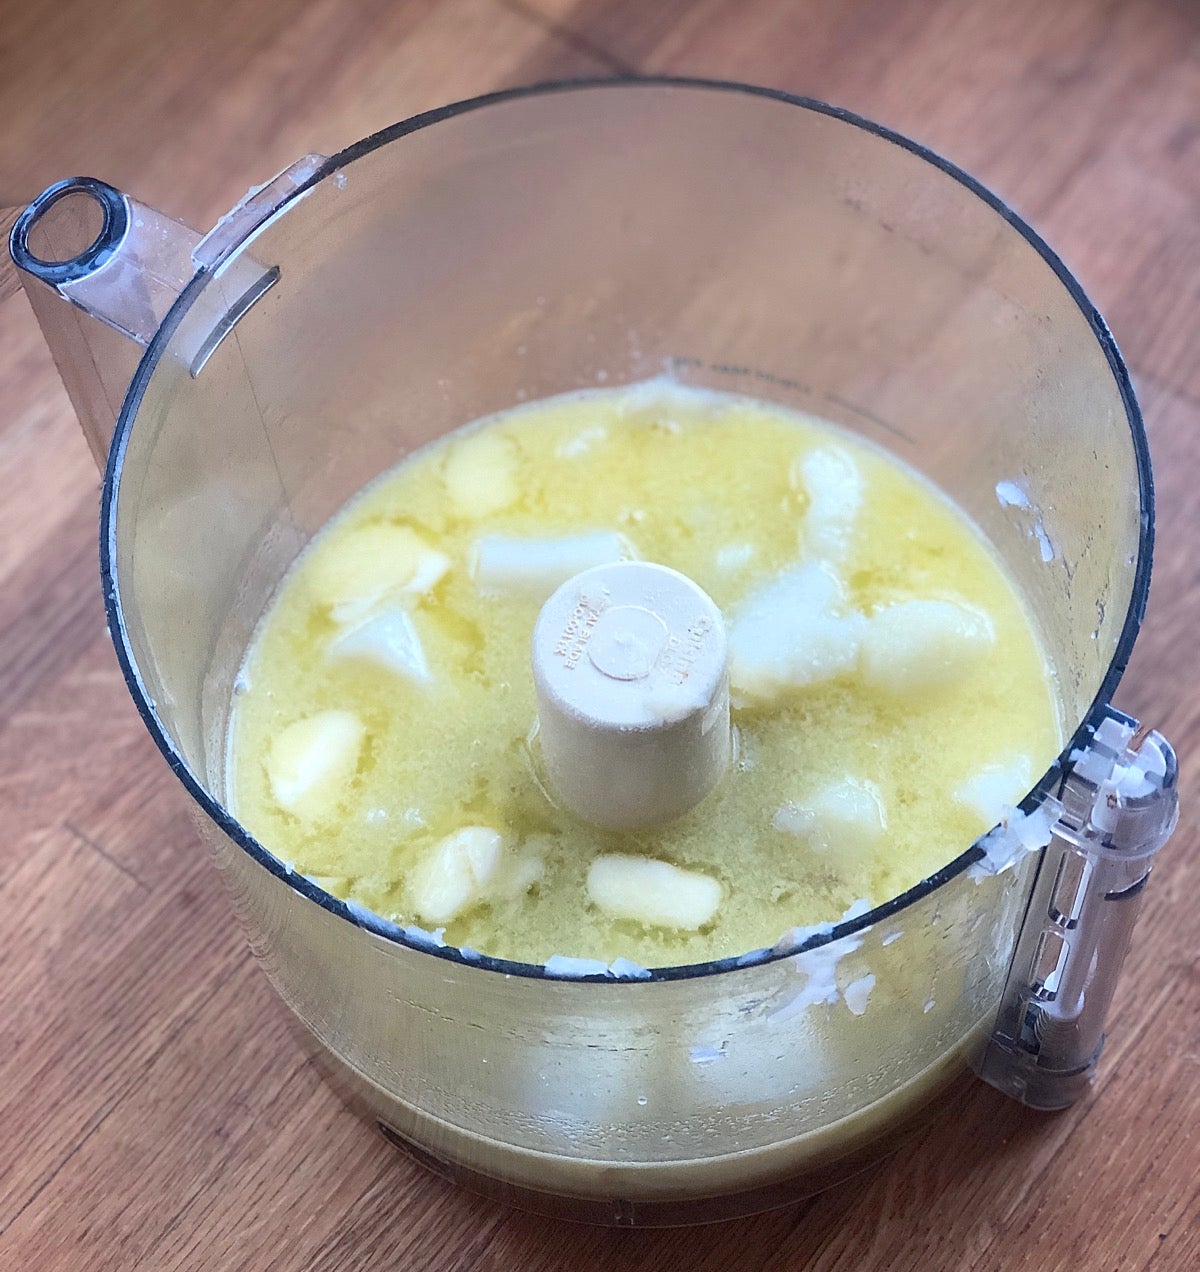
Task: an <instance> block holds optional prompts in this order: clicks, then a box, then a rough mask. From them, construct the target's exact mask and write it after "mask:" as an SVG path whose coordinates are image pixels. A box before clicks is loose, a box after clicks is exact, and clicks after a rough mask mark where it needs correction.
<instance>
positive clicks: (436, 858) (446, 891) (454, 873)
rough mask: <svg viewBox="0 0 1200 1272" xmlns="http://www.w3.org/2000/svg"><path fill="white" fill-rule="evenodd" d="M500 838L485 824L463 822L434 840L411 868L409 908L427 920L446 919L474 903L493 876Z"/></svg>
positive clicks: (500, 854) (499, 857) (499, 856)
mask: <svg viewBox="0 0 1200 1272" xmlns="http://www.w3.org/2000/svg"><path fill="white" fill-rule="evenodd" d="M503 854H504V838H503V836H502V835H501V834H500V832H499V831H496V830H492V829H491V828H490V827H488V826H464V827H463V828H462V829H461V830H456V831H455V832H454V833H453V834H452V835H447V836H446V838H445V839H443V840H442V841H441V842H440V843H438V844H436V845H435V846H434V848H433V849H432V851H430V852H429V853H428V854H427V855H426V856H425V857H424V859H423V860H422V861H421V862H420V863H419V864H418V866H417V867H416V869H415V870H414V871H413V872H412V875H411V877H410V881H409V887H410V893H411V897H412V903H413V908H414V909H415V910H416V912H417V914H418V916H419V917H420V918H421V919H423V920H424V921H425V922H427V923H449V922H450V920H451V919H454V918H457V917H458V915H460V914H462V913H463V911H464V910H469V909H470V908H471V907H472V906H475V905H478V904H479V902H481V901H482V900H483V899H484V897H485V895H486V893H487V888H488V885H489V884H490V883H491V882H492V880H493V879H494V878H495V876H496V874H497V871H498V870H499V868H500V865H501V861H502V858H503Z"/></svg>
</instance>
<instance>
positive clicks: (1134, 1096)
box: [0, 0, 1200, 1272]
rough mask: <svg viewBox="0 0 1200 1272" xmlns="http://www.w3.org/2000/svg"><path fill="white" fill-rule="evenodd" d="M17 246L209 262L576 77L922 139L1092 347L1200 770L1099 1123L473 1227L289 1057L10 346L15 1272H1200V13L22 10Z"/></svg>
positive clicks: (65, 431) (16, 58) (1160, 657)
mask: <svg viewBox="0 0 1200 1272" xmlns="http://www.w3.org/2000/svg"><path fill="white" fill-rule="evenodd" d="M0 32H3V35H2V36H0V117H2V118H3V120H4V126H3V128H2V129H0V204H9V205H12V204H15V203H16V202H18V201H19V200H24V199H26V198H28V197H29V196H31V195H32V194H33V193H35V192H36V191H37V190H38V189H40V188H41V187H42V186H43V185H44V184H46V183H47V182H49V181H50V180H53V179H56V178H58V177H61V176H65V175H68V174H71V173H76V172H81V173H91V174H94V175H98V176H103V177H105V178H106V179H108V180H111V181H112V182H113V183H114V184H116V185H118V186H123V187H125V188H128V189H130V190H131V191H133V192H135V193H136V194H137V195H138V196H139V197H141V198H143V199H145V200H146V201H147V202H149V203H151V204H155V205H158V206H160V207H163V208H164V209H165V210H167V211H170V212H172V213H174V214H176V215H179V216H181V217H183V218H184V219H187V220H190V221H191V222H192V223H193V224H196V225H198V226H206V225H208V224H209V223H211V221H212V220H213V219H214V218H215V217H216V216H217V215H219V214H220V213H221V212H222V211H224V210H225V208H227V207H228V206H229V205H230V204H231V203H232V202H233V201H234V200H235V199H236V198H237V197H238V196H239V195H240V194H241V193H242V191H244V190H245V189H246V188H247V187H248V186H249V185H250V184H252V183H255V182H257V181H260V180H262V179H263V178H264V177H266V176H268V175H269V174H270V173H272V172H274V171H276V170H278V169H279V168H281V167H283V166H284V165H285V164H286V163H288V162H289V161H290V160H291V159H293V158H295V157H296V156H297V155H299V154H301V153H304V152H305V151H313V150H321V151H326V152H328V151H329V150H331V149H334V148H336V147H338V146H340V145H343V144H345V143H346V142H348V141H351V140H353V139H355V138H357V137H359V136H362V135H365V134H366V133H368V132H370V131H372V130H374V129H375V128H378V127H380V126H383V125H385V124H387V123H390V122H392V121H394V120H396V119H400V118H403V117H405V116H407V115H410V114H412V113H414V112H415V111H417V110H421V109H424V108H427V107H431V106H435V105H438V104H441V103H443V102H446V101H450V100H454V99H456V98H461V97H464V96H469V95H472V94H475V93H478V92H483V91H486V90H489V89H492V88H495V87H498V86H501V85H506V84H513V83H519V82H528V81H533V80H538V79H546V78H552V77H556V76H564V75H580V74H587V75H596V74H609V73H621V72H636V71H645V72H649V71H655V72H667V73H676V74H697V75H711V76H717V77H721V78H738V79H746V80H750V81H755V82H759V83H764V84H769V85H773V86H777V87H781V88H786V89H790V90H793V91H797V92H803V93H808V94H811V95H814V96H820V97H825V98H827V99H830V100H832V101H834V102H837V103H839V104H841V105H845V106H849V107H851V108H853V109H855V110H858V111H860V112H862V113H864V114H867V115H870V116H873V117H875V118H878V119H880V120H882V121H884V122H886V123H888V124H890V125H892V126H893V127H896V128H898V129H900V130H901V131H905V132H908V133H910V134H911V135H913V136H915V137H917V138H919V139H921V140H923V141H925V142H928V143H929V144H931V145H933V146H934V147H935V148H937V149H939V150H941V151H943V152H944V153H946V154H948V155H949V156H950V157H951V158H953V159H955V160H956V161H958V162H959V163H961V164H962V165H963V166H965V167H967V168H968V169H970V170H972V171H974V172H976V173H977V174H978V175H979V176H980V177H981V178H983V180H985V181H986V182H988V183H989V184H991V185H992V186H993V187H994V188H996V189H997V190H999V191H1000V192H1001V193H1002V194H1004V195H1005V196H1006V197H1008V198H1009V199H1010V200H1011V201H1012V202H1013V203H1014V204H1015V205H1016V206H1017V207H1018V208H1019V209H1020V210H1022V211H1023V212H1025V213H1026V214H1028V215H1030V216H1031V217H1033V218H1034V220H1035V221H1036V222H1037V224H1038V225H1039V227H1040V228H1041V229H1042V230H1043V231H1044V232H1045V234H1046V235H1047V236H1048V237H1049V238H1050V240H1051V242H1053V243H1054V244H1055V245H1056V246H1057V247H1058V248H1059V249H1060V251H1061V252H1062V254H1063V255H1064V256H1065V258H1066V259H1067V260H1068V261H1069V262H1070V263H1071V265H1072V266H1073V267H1074V268H1075V269H1076V271H1077V272H1078V273H1079V275H1080V276H1081V277H1082V279H1083V281H1084V283H1085V285H1086V286H1087V287H1088V288H1089V289H1090V291H1091V292H1092V294H1093V296H1094V298H1095V299H1096V300H1097V302H1098V303H1099V304H1100V307H1101V309H1102V310H1103V311H1104V312H1105V313H1106V314H1107V316H1108V317H1109V320H1110V322H1111V324H1112V326H1113V328H1114V330H1115V333H1116V336H1117V338H1118V340H1119V341H1120V342H1121V344H1122V346H1123V348H1124V350H1125V352H1126V354H1127V356H1128V357H1129V360H1130V362H1131V364H1132V367H1133V370H1134V373H1135V376H1136V377H1137V381H1138V385H1139V389H1140V392H1141V395H1142V399H1143V403H1144V406H1145V410H1146V415H1147V422H1148V427H1149V431H1150V435H1151V442H1152V446H1153V450H1154V454H1155V460H1156V465H1157V476H1158V490H1159V522H1158V524H1159V545H1160V546H1159V552H1158V559H1157V566H1156V577H1155V587H1154V594H1153V597H1152V603H1151V607H1150V612H1149V615H1148V618H1147V625H1146V629H1145V632H1144V635H1143V637H1142V639H1141V641H1140V643H1139V645H1138V648H1137V651H1136V655H1135V658H1134V660H1133V664H1132V666H1131V668H1130V671H1129V674H1128V676H1127V678H1126V680H1125V682H1124V684H1123V686H1122V689H1121V693H1120V697H1119V701H1120V703H1121V704H1122V705H1123V706H1125V707H1126V708H1127V709H1128V710H1131V711H1133V712H1134V713H1136V714H1137V715H1139V716H1141V717H1142V718H1144V719H1146V720H1147V721H1149V722H1152V723H1154V724H1156V725H1159V726H1160V727H1162V728H1164V730H1166V731H1167V732H1168V733H1169V735H1170V736H1171V737H1172V739H1173V741H1174V742H1175V744H1176V746H1177V747H1178V749H1179V750H1180V752H1181V754H1182V757H1183V763H1184V765H1185V790H1184V798H1185V801H1188V802H1186V803H1185V809H1184V814H1183V820H1182V822H1181V825H1180V830H1179V832H1178V834H1177V835H1176V838H1175V840H1174V841H1173V843H1172V844H1171V846H1170V848H1169V849H1168V851H1167V852H1166V853H1165V854H1164V856H1163V860H1162V863H1161V865H1160V867H1159V868H1158V869H1157V871H1156V873H1155V877H1154V880H1153V883H1152V886H1151V888H1150V889H1149V891H1148V894H1147V900H1146V907H1145V910H1144V912H1143V918H1142V921H1141V925H1140V927H1139V930H1138V933H1137V936H1136V939H1135V945H1134V948H1133V951H1132V952H1131V955H1130V959H1129V963H1128V965H1127V972H1126V975H1125V978H1124V980H1123V982H1122V985H1121V989H1120V991H1119V995H1118V1000H1117V1003H1116V1005H1115V1010H1114V1013H1113V1017H1112V1019H1111V1022H1110V1025H1111V1030H1110V1034H1111V1041H1110V1045H1109V1048H1108V1051H1107V1054H1106V1056H1105V1059H1104V1062H1103V1067H1102V1072H1101V1077H1100V1082H1099V1084H1098V1087H1097V1091H1096V1094H1095V1096H1094V1097H1093V1098H1092V1099H1091V1100H1089V1101H1087V1102H1085V1103H1084V1104H1082V1105H1081V1106H1078V1107H1076V1108H1074V1109H1072V1110H1070V1111H1068V1112H1066V1113H1064V1114H1061V1115H1059V1116H1056V1117H1053V1118H1047V1117H1039V1116H1036V1115H1034V1114H1031V1113H1029V1112H1027V1111H1025V1110H1022V1109H1020V1108H1018V1107H1017V1106H1016V1105H1013V1104H1011V1103H1009V1102H1007V1101H1005V1100H1004V1099H1002V1098H1001V1097H1000V1096H998V1095H997V1094H995V1093H994V1092H992V1091H990V1090H989V1089H986V1088H984V1087H983V1086H980V1085H977V1086H975V1087H974V1088H973V1089H972V1090H971V1092H970V1094H969V1095H968V1096H967V1097H966V1098H965V1099H964V1100H963V1102H962V1103H961V1104H960V1105H959V1106H958V1107H956V1108H955V1109H954V1110H952V1111H950V1112H949V1115H948V1116H947V1117H945V1118H944V1119H943V1120H942V1122H941V1123H940V1124H939V1125H938V1126H936V1127H935V1128H934V1129H932V1130H931V1131H929V1132H928V1133H926V1134H925V1135H924V1137H923V1138H922V1139H920V1140H919V1141H918V1142H917V1143H916V1144H915V1145H914V1146H913V1147H912V1148H911V1149H910V1150H909V1151H908V1152H907V1153H906V1154H905V1155H904V1156H903V1157H902V1158H897V1159H895V1160H892V1161H890V1162H887V1163H884V1164H882V1165H879V1166H877V1167H875V1168H873V1169H872V1170H870V1171H868V1172H867V1173H865V1174H864V1175H862V1176H860V1177H858V1178H857V1179H855V1180H852V1181H851V1182H849V1183H848V1184H846V1185H844V1186H842V1187H841V1188H838V1189H836V1190H834V1191H832V1192H830V1193H827V1194H825V1195H824V1196H821V1197H818V1198H815V1199H813V1200H810V1201H808V1202H805V1203H802V1204H800V1205H797V1206H794V1207H792V1208H790V1209H786V1210H783V1211H779V1212H777V1213H775V1214H772V1215H768V1216H764V1217H761V1218H757V1219H753V1220H747V1221H742V1222H737V1223H729V1224H723V1225H719V1226H717V1227H715V1228H713V1229H709V1230H691V1231H683V1232H632V1233H631V1232H596V1231H590V1230H583V1229H578V1228H574V1227H572V1226H569V1225H561V1224H554V1223H551V1222H548V1221H545V1220H541V1219H536V1218H532V1217H529V1216H526V1215H521V1214H518V1213H515V1212H512V1211H508V1210H505V1209H502V1208H500V1207H498V1206H495V1205H492V1204H490V1203H487V1202H483V1201H480V1200H477V1199H475V1198H473V1197H470V1196H468V1195H466V1194H465V1193H462V1192H459V1191H456V1190H454V1189H452V1188H450V1187H448V1186H447V1185H445V1184H443V1183H441V1182H440V1181H438V1180H436V1179H434V1178H433V1177H431V1176H428V1175H426V1174H425V1173H423V1172H422V1171H421V1170H420V1169H418V1168H417V1167H415V1166H414V1165H412V1164H411V1163H409V1162H408V1161H406V1160H404V1159H402V1158H401V1157H399V1156H398V1155H396V1154H395V1153H394V1152H393V1151H392V1150H390V1149H389V1148H388V1147H387V1146H386V1145H385V1144H384V1143H383V1142H382V1141H380V1140H379V1139H377V1138H376V1137H375V1136H373V1135H372V1134H370V1133H369V1132H368V1131H367V1130H366V1129H365V1128H364V1127H362V1126H361V1125H360V1124H359V1123H358V1122H356V1121H355V1120H354V1119H353V1118H352V1117H351V1116H350V1115H349V1114H348V1113H346V1112H345V1111H344V1110H343V1109H342V1108H341V1107H340V1105H338V1103H337V1102H336V1100H335V1099H334V1098H333V1097H332V1096H331V1095H330V1094H329V1092H328V1091H327V1090H326V1089H325V1087H324V1086H323V1085H322V1084H321V1082H320V1080H319V1079H318V1078H317V1076H316V1074H315V1073H314V1072H313V1071H312V1069H311V1068H310V1067H309V1066H308V1064H307V1063H306V1062H305V1061H304V1060H303V1059H302V1058H301V1054H300V1052H299V1051H298V1050H297V1049H296V1048H295V1047H294V1046H293V1044H292V1042H291V1040H290V1037H289V1035H288V1030H287V1027H286V1024H285V1022H284V1020H283V1018H282V1014H281V1012H280V1011H278V1010H277V1009H276V1008H275V1006H274V1003H273V998H272V994H271V992H270V991H269V989H268V987H267V985H266V982H265V980H264V979H263V978H262V976H261V975H260V973H259V972H258V971H257V969H256V968H255V967H254V966H253V964H252V963H251V962H250V960H249V956H248V955H247V953H246V952H245V949H244V946H243V943H242V940H241V938H240V936H239V934H238V933H237V931H236V929H235V927H234V924H233V922H232V919H231V918H230V915H229V913H228V908H227V905H226V901H225V898H224V896H223V895H222V894H221V892H220V889H219V887H218V884H217V880H216V878H215V875H214V874H213V872H212V870H211V869H210V867H209V866H208V864H207V862H206V861H205V860H204V858H203V854H202V852H201V850H200V848H199V845H198V842H197V841H196V839H195V837H194V835H193V833H192V831H191V828H190V826H189V822H188V817H187V813H186V810H185V808H184V806H183V802H182V796H181V794H180V792H179V791H178V790H177V788H176V784H175V782H174V779H173V778H171V777H170V775H169V774H168V773H167V771H166V769H165V767H164V766H163V765H162V763H161V762H160V760H159V758H158V756H157V754H156V753H155V751H154V749H153V747H152V745H151V743H150V741H149V739H148V738H147V737H146V736H145V734H144V731H143V729H142V726H141V724H140V722H139V720H138V719H137V716H136V713H135V711H134V709H133V706H132V704H131V703H130V702H129V700H128V697H127V695H126V693H125V690H124V688H123V686H122V683H121V678H120V675H119V673H118V671H117V668H116V665H115V660H114V658H113V654H112V651H111V648H110V646H109V643H108V640H107V637H106V635H105V631H104V618H103V611H102V607H101V604H100V598H99V588H98V583H97V577H96V548H95V529H96V497H97V490H98V480H97V477H96V474H95V472H94V470H93V469H92V467H91V463H90V460H89V458H88V455H87V451H86V448H85V446H84V443H83V440H82V437H81V436H80V435H79V433H78V431H77V428H76V426H75V424H74V421H73V419H72V417H71V413H70V409H69V406H68V403H67V401H66V398H65V395H64V393H63V391H62V389H61V387H60V385H59V383H58V381H57V379H56V377H55V375H54V371H53V367H52V364H51V362H50V358H49V355H48V354H47V353H46V352H45V350H44V348H43V347H42V345H41V342H40V338H39V335H38V332H37V330H36V327H35V324H34V322H33V319H32V316H31V314H30V313H29V311H28V309H27V307H26V306H25V303H24V301H23V300H21V299H19V298H17V299H14V300H10V301H8V302H6V303H4V304H0V385H2V386H3V393H2V394H0V651H2V652H0V806H2V809H3V816H4V826H5V830H6V834H5V836H4V841H3V848H2V850H0V1143H3V1146H4V1147H3V1150H2V1153H3V1155H2V1157H0V1266H2V1267H4V1268H10V1267H11V1268H36V1269H72V1270H74V1269H93V1268H96V1269H110V1268H132V1267H144V1268H151V1269H164V1270H165V1269H172V1268H189V1269H191V1268H206V1269H208V1268H321V1269H350V1268H354V1269H357V1268H366V1267H392V1266H396V1267H406V1268H415V1269H422V1270H424V1269H429V1270H430V1272H440V1270H442V1269H447V1270H449V1269H480V1270H487V1272H509V1270H510V1269H511V1270H515V1269H521V1270H522V1272H535V1270H539V1269H561V1268H567V1267H571V1268H574V1267H579V1268H599V1269H607V1268H613V1269H616V1268H620V1269H623V1270H625V1269H629V1270H635V1269H656V1270H659V1272H669V1270H670V1269H685V1268H686V1269H688V1270H689V1272H701V1270H704V1269H713V1270H714V1272H715V1270H717V1269H720V1270H721V1272H725V1270H726V1269H729V1268H735V1269H739V1270H740V1269H778V1270H783V1269H789V1270H790V1269H795V1268H801V1267H811V1268H820V1269H836V1268H841V1269H849V1268H854V1269H860V1268H880V1269H883V1268H888V1269H907V1268H921V1269H925V1268H930V1269H959V1268H1005V1269H1007V1268H1020V1267H1025V1266H1037V1267H1039V1268H1045V1269H1056V1268H1063V1269H1068V1268H1069V1269H1072V1270H1073V1272H1078V1270H1079V1269H1109V1268H1145V1267H1153V1268H1154V1269H1155V1270H1156V1272H1166V1270H1169V1269H1188V1268H1194V1267H1197V1266H1200V1191H1198V1188H1200V1184H1198V1181H1200V1141H1198V1137H1197V1124H1198V1121H1200V1118H1198V1113H1200V962H1198V956H1200V925H1198V923H1197V919H1196V905H1195V899H1194V898H1195V878H1196V869H1197V865H1198V864H1200V847H1198V844H1197V819H1196V814H1195V811H1194V806H1193V805H1192V804H1191V803H1190V801H1189V799H1188V797H1189V790H1188V789H1187V786H1186V776H1187V768H1186V766H1187V765H1188V763H1189V756H1190V755H1191V754H1192V753H1194V752H1195V750H1196V748H1197V747H1198V746H1200V689H1198V688H1197V686H1198V685H1200V642H1198V641H1197V638H1196V623H1197V620H1198V619H1200V553H1198V552H1197V551H1196V550H1195V547H1194V544H1195V535H1196V531H1197V526H1198V525H1200V481H1198V480H1197V473H1200V358H1197V356H1196V352H1195V351H1196V349H1197V347H1200V345H1198V342H1200V10H1198V9H1197V7H1196V6H1195V5H1194V4H1192V3H1189V2H1188V0H1177V2H1175V3H1171V2H1170V0H1125V2H1124V3H1105V2H1102V0H1058V2H1057V3H1054V4H1046V3H1044V2H1039V0H1011V2H1010V3H1008V4H1003V5H1001V4H996V3H994V2H991V0H988V2H985V3H974V2H968V0H894V2H893V3H891V4H888V5H879V4H872V3H869V0H808V2H805V3H792V2H790V0H744V2H743V3H738V4H735V3H724V2H719V0H694V2H693V0H659V2H656V3H647V2H645V0H640V2H639V0H445V2H444V3H436V2H435V0H371V2H364V3H356V4H348V3H336V2H335V0H241V3H234V0H191V2H190V3H186V4H185V3H182V2H180V0H169V2H167V3H162V4H147V3H144V2H142V0H113V2H111V3H109V4H106V5H103V6H100V5H93V4H88V3H85V2H84V0H58V2H56V3H43V4H40V5H37V4H35V5H29V4H17V3H16V2H15V0H0Z"/></svg>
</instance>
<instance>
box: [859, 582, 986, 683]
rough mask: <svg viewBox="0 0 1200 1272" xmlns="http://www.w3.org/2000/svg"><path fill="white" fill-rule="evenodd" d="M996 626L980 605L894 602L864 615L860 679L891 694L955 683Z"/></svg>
mask: <svg viewBox="0 0 1200 1272" xmlns="http://www.w3.org/2000/svg"><path fill="white" fill-rule="evenodd" d="M995 643H996V631H995V628H994V627H993V626H992V620H991V619H990V618H989V617H988V616H987V614H985V613H984V612H983V611H982V610H978V609H975V608H973V607H972V606H969V605H964V604H961V603H959V602H957V601H934V600H913V601H900V602H899V603H898V604H896V605H888V606H885V607H884V608H883V609H880V610H876V611H875V613H874V614H872V615H871V616H870V617H869V618H868V619H867V624H866V630H865V632H864V633H863V638H862V646H861V661H860V666H861V670H862V676H863V679H864V680H865V681H866V683H867V684H868V685H870V686H871V687H872V688H875V689H882V690H884V691H886V692H888V693H891V694H894V695H896V696H897V697H913V696H916V695H918V694H926V693H929V692H931V691H933V690H937V689H946V688H951V687H953V686H954V685H956V684H959V683H960V682H961V681H962V680H964V679H965V678H966V677H967V676H969V675H970V674H971V673H972V672H973V671H975V670H976V669H977V668H978V667H979V665H980V664H981V663H982V662H983V660H984V659H985V658H986V657H987V656H988V654H989V653H991V651H992V647H993V646H994V645H995Z"/></svg>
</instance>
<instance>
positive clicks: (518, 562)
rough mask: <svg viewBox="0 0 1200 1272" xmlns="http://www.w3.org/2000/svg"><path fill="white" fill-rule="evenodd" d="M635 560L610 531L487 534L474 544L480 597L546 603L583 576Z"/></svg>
mask: <svg viewBox="0 0 1200 1272" xmlns="http://www.w3.org/2000/svg"><path fill="white" fill-rule="evenodd" d="M636 555H637V554H636V553H635V552H634V550H633V547H632V545H631V544H630V543H629V541H628V540H627V539H626V538H625V537H624V536H623V535H620V534H617V533H616V532H615V531H612V530H590V531H586V532H584V533H583V534H568V535H558V536H556V537H553V538H544V539H542V538H539V539H533V538H515V537H510V536H507V535H497V534H489V535H485V536H484V537H483V538H481V539H477V540H476V541H475V545H474V549H473V551H472V554H471V573H472V576H473V578H474V580H475V584H476V586H477V587H478V588H480V589H481V590H482V591H486V592H506V593H520V594H522V595H525V596H528V597H530V598H532V599H536V600H545V599H546V598H547V597H548V596H549V595H550V594H551V593H552V592H553V591H554V590H555V589H556V588H557V587H558V586H559V584H561V583H565V582H566V581H567V580H568V579H569V578H573V577H574V576H575V575H576V574H579V573H580V572H581V571H583V570H588V569H591V567H592V566H595V565H611V564H613V563H614V562H616V561H631V560H633V559H634V558H635V557H636Z"/></svg>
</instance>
